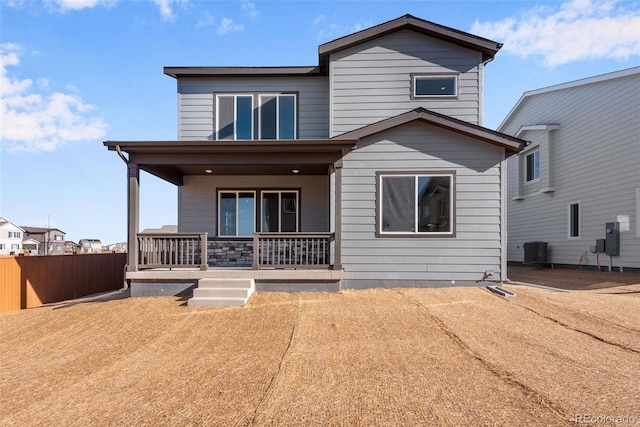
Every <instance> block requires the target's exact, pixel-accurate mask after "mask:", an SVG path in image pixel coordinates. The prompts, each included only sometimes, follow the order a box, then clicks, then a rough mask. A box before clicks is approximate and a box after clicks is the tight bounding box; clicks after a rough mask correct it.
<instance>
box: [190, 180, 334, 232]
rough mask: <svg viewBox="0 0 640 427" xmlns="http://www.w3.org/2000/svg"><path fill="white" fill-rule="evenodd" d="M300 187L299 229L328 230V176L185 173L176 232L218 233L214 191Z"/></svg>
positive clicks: (306, 230) (310, 230) (308, 230)
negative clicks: (193, 174) (202, 174)
mask: <svg viewBox="0 0 640 427" xmlns="http://www.w3.org/2000/svg"><path fill="white" fill-rule="evenodd" d="M218 189H224V190H255V189H262V190H281V189H296V190H297V189H299V190H300V193H299V198H300V199H299V200H300V201H299V202H300V220H301V223H300V227H301V228H300V231H301V232H327V231H329V206H330V204H329V176H328V175H327V176H318V175H313V176H296V177H291V176H275V175H274V176H185V177H184V185H183V186H181V187H178V231H179V232H181V233H196V232H200V233H201V232H203V231H206V232H207V233H208V234H209V237H213V236H216V235H217V223H216V216H217V210H218V208H217V203H218V200H217V190H218Z"/></svg>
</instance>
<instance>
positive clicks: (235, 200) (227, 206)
mask: <svg viewBox="0 0 640 427" xmlns="http://www.w3.org/2000/svg"><path fill="white" fill-rule="evenodd" d="M254 230H255V193H254V192H250V191H221V192H220V193H219V195H218V235H219V236H230V237H249V236H252V235H253V232H254Z"/></svg>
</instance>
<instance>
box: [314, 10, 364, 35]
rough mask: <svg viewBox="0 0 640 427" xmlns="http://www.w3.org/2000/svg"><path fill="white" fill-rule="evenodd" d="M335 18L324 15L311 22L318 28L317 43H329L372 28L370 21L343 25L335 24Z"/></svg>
mask: <svg viewBox="0 0 640 427" xmlns="http://www.w3.org/2000/svg"><path fill="white" fill-rule="evenodd" d="M336 20H337V18H336V16H333V17H331V18H327V17H326V16H325V15H322V14H320V15H318V16H317V17H316V19H314V20H313V26H314V27H318V33H317V34H316V39H317V40H319V41H330V40H334V39H337V38H339V37H342V36H346V35H348V34H351V33H356V32H358V31H361V30H364V29H366V28H369V27H371V26H372V24H371V22H370V21H364V22H356V23H355V24H351V25H345V24H338V23H337V22H336Z"/></svg>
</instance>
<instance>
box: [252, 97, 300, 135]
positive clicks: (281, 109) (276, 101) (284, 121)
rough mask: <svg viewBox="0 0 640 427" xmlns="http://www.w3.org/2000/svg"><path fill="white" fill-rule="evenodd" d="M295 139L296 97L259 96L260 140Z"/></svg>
mask: <svg viewBox="0 0 640 427" xmlns="http://www.w3.org/2000/svg"><path fill="white" fill-rule="evenodd" d="M295 138H296V96H295V95H289V94H287V95H260V139H295Z"/></svg>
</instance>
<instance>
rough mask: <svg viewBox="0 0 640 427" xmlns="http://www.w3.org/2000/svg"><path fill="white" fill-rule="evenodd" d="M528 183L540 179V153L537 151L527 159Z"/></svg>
mask: <svg viewBox="0 0 640 427" xmlns="http://www.w3.org/2000/svg"><path fill="white" fill-rule="evenodd" d="M526 160H527V162H526V165H527V182H528V181H533V180H535V179H539V178H540V151H539V150H536V151H534V152H533V153H531V154H528V155H527V157H526Z"/></svg>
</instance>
